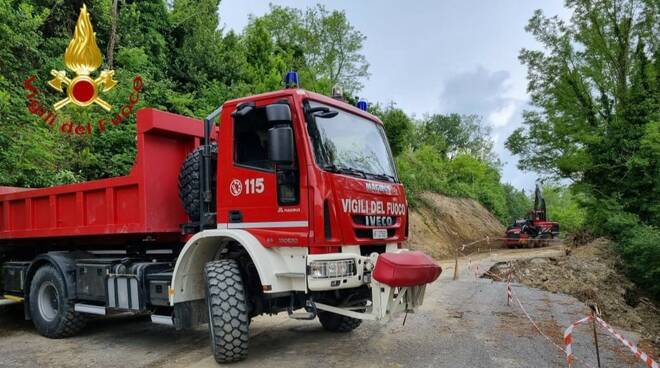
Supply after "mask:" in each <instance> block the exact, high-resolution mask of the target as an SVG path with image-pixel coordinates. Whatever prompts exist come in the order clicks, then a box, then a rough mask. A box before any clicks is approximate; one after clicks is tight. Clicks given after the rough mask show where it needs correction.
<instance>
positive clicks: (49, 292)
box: [37, 281, 60, 322]
mask: <svg viewBox="0 0 660 368" xmlns="http://www.w3.org/2000/svg"><path fill="white" fill-rule="evenodd" d="M37 304H38V305H39V314H41V317H43V319H45V320H46V321H48V322H51V321H52V320H54V319H55V317H56V316H57V312H58V311H59V305H60V303H59V295H58V293H57V288H55V285H53V283H52V282H50V281H46V282H44V283H43V284H41V286H40V287H39V293H38V294H37Z"/></svg>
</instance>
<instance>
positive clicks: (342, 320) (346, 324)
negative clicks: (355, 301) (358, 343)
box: [319, 312, 362, 332]
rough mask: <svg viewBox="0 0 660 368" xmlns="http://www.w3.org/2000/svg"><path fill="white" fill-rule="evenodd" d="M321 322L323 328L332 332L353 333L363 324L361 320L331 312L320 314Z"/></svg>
mask: <svg viewBox="0 0 660 368" xmlns="http://www.w3.org/2000/svg"><path fill="white" fill-rule="evenodd" d="M319 321H320V322H321V325H322V326H323V328H325V329H326V330H328V331H332V332H351V331H353V330H355V329H356V328H358V327H359V326H360V325H361V324H362V320H361V319H356V318H351V317H346V316H342V315H339V314H336V313H330V312H319Z"/></svg>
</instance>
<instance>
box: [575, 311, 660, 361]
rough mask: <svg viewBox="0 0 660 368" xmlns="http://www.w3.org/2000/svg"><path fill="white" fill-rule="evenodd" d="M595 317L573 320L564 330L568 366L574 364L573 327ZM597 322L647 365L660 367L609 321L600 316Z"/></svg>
mask: <svg viewBox="0 0 660 368" xmlns="http://www.w3.org/2000/svg"><path fill="white" fill-rule="evenodd" d="M592 319H593V317H592V316H587V317H584V318H582V319H581V320H579V321H575V322H573V323H572V324H571V325H570V326H568V328H567V329H566V331H564V344H565V345H566V350H565V351H566V361H567V362H568V366H569V367H570V366H571V364H573V359H574V358H575V356H574V355H573V352H572V347H571V345H572V343H573V329H574V328H575V327H576V326H578V325H580V324H582V323H585V322H588V321H591V320H592ZM596 322H598V324H600V325H601V326H603V327H604V328H605V329H606V330H607V331H608V332H609V333H610V334H612V336H614V337H616V338H617V340H619V341H621V343H623V344H624V345H626V346H627V347H628V348H629V349H630V351H632V353H633V354H635V356H636V357H638V358H639V359H640V360H641V361H643V362H644V363H646V365H647V366H649V367H651V368H660V365H658V363H657V362H656V361H654V360H653V358H651V357H650V356H648V355H647V354H646V353H644V352H643V351H641V350H639V349H638V348H637V346H635V344H633V343H631V342H630V341H628V340H626V338H625V337H623V336H622V335H621V334H620V333H618V332H616V331H615V330H614V329H613V328H612V326H610V325H608V324H607V322H605V321H603V320H602V319H601V318H600V317H596Z"/></svg>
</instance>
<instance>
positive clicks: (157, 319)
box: [151, 314, 174, 326]
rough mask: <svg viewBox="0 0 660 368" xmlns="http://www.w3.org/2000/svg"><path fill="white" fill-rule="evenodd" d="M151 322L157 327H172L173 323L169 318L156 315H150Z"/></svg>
mask: <svg viewBox="0 0 660 368" xmlns="http://www.w3.org/2000/svg"><path fill="white" fill-rule="evenodd" d="M151 322H152V323H155V324H157V325H165V326H174V321H172V317H170V316H161V315H158V314H152V315H151Z"/></svg>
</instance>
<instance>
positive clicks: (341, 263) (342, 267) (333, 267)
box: [309, 259, 357, 279]
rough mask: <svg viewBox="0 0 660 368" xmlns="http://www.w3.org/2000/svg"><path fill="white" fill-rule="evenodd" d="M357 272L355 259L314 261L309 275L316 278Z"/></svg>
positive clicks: (350, 274) (310, 265)
mask: <svg viewBox="0 0 660 368" xmlns="http://www.w3.org/2000/svg"><path fill="white" fill-rule="evenodd" d="M356 272H357V270H356V267H355V260H354V259H342V260H338V261H313V262H310V264H309V275H310V276H311V277H312V278H315V279H326V278H335V277H346V276H354V275H355V274H356Z"/></svg>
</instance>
